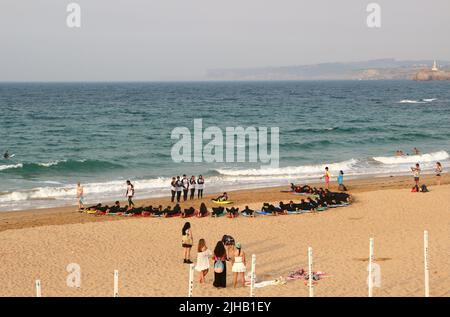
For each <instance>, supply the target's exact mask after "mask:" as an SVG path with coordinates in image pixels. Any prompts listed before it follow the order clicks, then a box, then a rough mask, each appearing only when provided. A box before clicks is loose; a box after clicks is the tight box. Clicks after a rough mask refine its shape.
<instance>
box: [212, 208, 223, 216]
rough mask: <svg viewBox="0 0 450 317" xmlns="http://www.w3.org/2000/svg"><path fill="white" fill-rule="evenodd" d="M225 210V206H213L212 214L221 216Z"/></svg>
mask: <svg viewBox="0 0 450 317" xmlns="http://www.w3.org/2000/svg"><path fill="white" fill-rule="evenodd" d="M224 211H225V208H224V207H212V214H211V216H213V217H219V216H220V215H222V214H223V213H224Z"/></svg>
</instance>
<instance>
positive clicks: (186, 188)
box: [181, 174, 189, 201]
mask: <svg viewBox="0 0 450 317" xmlns="http://www.w3.org/2000/svg"><path fill="white" fill-rule="evenodd" d="M181 182H182V184H183V201H186V200H187V198H188V192H189V180H188V179H187V177H186V174H184V175H183V179H182V180H181Z"/></svg>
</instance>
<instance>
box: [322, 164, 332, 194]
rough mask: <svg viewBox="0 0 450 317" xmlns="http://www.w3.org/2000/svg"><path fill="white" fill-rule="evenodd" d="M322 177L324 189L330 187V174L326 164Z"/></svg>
mask: <svg viewBox="0 0 450 317" xmlns="http://www.w3.org/2000/svg"><path fill="white" fill-rule="evenodd" d="M322 177H323V178H325V188H326V189H330V177H331V174H330V171H329V170H328V166H327V167H325V174H323V176H322Z"/></svg>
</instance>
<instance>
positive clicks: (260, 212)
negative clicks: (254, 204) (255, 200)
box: [255, 210, 273, 216]
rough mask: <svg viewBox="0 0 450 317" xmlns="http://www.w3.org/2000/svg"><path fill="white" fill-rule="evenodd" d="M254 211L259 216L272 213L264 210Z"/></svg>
mask: <svg viewBox="0 0 450 317" xmlns="http://www.w3.org/2000/svg"><path fill="white" fill-rule="evenodd" d="M255 212H256V213H257V214H258V215H261V216H272V215H273V214H272V213H271V212H266V211H262V210H256V211H255Z"/></svg>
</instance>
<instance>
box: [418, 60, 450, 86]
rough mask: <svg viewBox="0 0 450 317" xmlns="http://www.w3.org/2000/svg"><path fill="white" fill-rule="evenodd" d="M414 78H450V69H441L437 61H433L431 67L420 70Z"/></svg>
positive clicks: (421, 79)
mask: <svg viewBox="0 0 450 317" xmlns="http://www.w3.org/2000/svg"><path fill="white" fill-rule="evenodd" d="M413 79H414V80H420V81H423V80H450V71H445V70H441V69H439V67H438V64H437V63H436V61H434V63H433V67H431V69H422V70H420V71H418V72H417V73H416V74H415V75H414V77H413Z"/></svg>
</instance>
